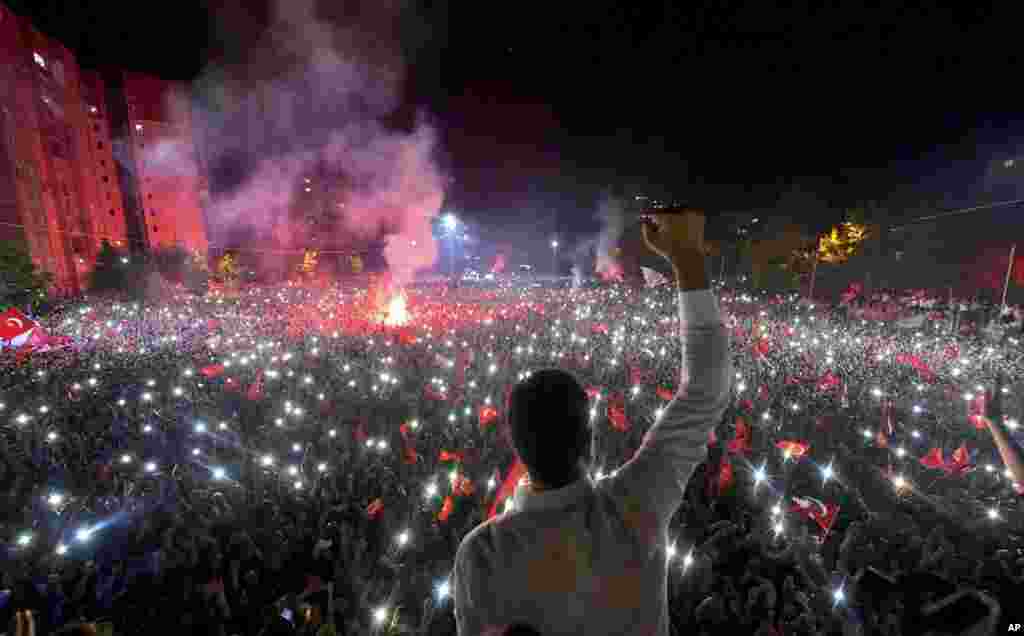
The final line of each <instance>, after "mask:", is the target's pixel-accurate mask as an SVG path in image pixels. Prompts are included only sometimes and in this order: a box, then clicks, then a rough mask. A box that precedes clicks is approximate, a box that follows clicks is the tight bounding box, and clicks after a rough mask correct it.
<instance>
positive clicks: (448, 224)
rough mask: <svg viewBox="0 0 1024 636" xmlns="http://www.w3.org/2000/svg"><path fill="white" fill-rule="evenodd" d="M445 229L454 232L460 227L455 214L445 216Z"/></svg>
mask: <svg viewBox="0 0 1024 636" xmlns="http://www.w3.org/2000/svg"><path fill="white" fill-rule="evenodd" d="M443 222H444V227H445V228H446V229H448V230H454V229H455V228H456V227H457V226H458V225H459V220H458V219H457V218H455V215H454V214H445V215H444V219H443Z"/></svg>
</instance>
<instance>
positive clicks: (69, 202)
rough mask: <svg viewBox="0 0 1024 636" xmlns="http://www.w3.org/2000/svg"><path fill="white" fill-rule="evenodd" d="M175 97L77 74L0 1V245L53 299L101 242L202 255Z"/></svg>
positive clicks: (202, 234) (162, 85) (151, 83)
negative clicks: (26, 261)
mask: <svg viewBox="0 0 1024 636" xmlns="http://www.w3.org/2000/svg"><path fill="white" fill-rule="evenodd" d="M112 79H113V81H111V80H112ZM184 94H185V93H184V90H183V89H182V87H180V86H177V85H174V84H172V83H169V82H164V81H162V80H159V79H156V78H150V77H145V76H139V75H133V74H127V73H121V72H108V73H106V74H105V75H101V74H99V73H96V72H90V71H82V70H81V69H80V68H79V67H78V64H77V62H76V61H75V58H74V56H73V55H72V54H71V52H70V51H69V50H68V49H66V48H65V47H64V46H63V45H61V44H60V43H59V42H57V41H55V40H53V39H51V38H49V37H47V36H45V35H43V34H42V33H40V32H39V31H38V30H37V29H36V28H35V27H33V25H32V24H31V23H30V22H29V21H28V20H27V19H25V18H22V17H20V16H18V15H17V14H15V13H13V12H12V11H10V10H9V9H8V8H7V7H6V6H4V5H3V4H0V240H2V241H5V242H13V243H18V244H21V245H24V246H25V247H26V248H27V249H28V251H29V253H30V254H31V256H32V259H33V261H34V262H35V263H36V264H37V265H38V266H39V268H40V269H43V270H45V271H47V272H50V273H51V274H53V276H54V283H55V286H56V288H57V291H59V292H64V293H79V292H81V291H82V290H83V289H84V288H85V286H86V284H87V280H88V275H89V273H90V271H91V268H92V266H93V264H94V263H95V259H96V255H97V253H98V251H99V249H100V246H101V244H102V242H103V241H104V240H107V241H110V242H111V243H112V244H114V245H118V246H129V245H130V246H131V247H132V248H134V249H139V248H153V247H167V246H182V247H185V248H187V249H190V250H202V251H205V250H206V229H205V223H204V221H203V215H202V208H201V201H202V199H201V197H202V191H203V188H204V186H203V182H202V179H201V178H200V176H199V171H198V170H197V169H196V167H195V166H196V164H195V160H194V154H195V153H194V150H193V146H192V136H191V124H190V122H189V116H188V115H189V111H188V108H187V107H185V106H184V105H185V104H187V103H188V102H187V100H186V99H184Z"/></svg>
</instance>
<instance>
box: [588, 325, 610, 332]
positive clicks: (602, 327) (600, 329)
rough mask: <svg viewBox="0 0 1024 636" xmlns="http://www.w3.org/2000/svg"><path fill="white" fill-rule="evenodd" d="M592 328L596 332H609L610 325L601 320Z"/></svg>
mask: <svg viewBox="0 0 1024 636" xmlns="http://www.w3.org/2000/svg"><path fill="white" fill-rule="evenodd" d="M590 330H591V331H592V332H594V333H608V325H606V324H604V323H603V322H601V323H598V324H596V325H594V326H593V327H591V328H590Z"/></svg>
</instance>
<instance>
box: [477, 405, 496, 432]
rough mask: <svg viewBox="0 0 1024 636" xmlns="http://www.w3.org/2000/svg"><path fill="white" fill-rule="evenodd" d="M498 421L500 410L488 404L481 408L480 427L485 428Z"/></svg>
mask: <svg viewBox="0 0 1024 636" xmlns="http://www.w3.org/2000/svg"><path fill="white" fill-rule="evenodd" d="M496 419H498V409H496V408H494V407H493V406H491V405H489V404H487V405H484V406H481V407H480V427H481V428H484V427H486V426H487V425H489V424H490V423H491V422H493V421H494V420H496Z"/></svg>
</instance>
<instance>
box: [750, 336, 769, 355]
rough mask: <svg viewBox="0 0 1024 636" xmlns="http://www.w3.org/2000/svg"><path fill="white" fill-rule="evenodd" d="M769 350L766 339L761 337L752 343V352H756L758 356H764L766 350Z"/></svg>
mask: <svg viewBox="0 0 1024 636" xmlns="http://www.w3.org/2000/svg"><path fill="white" fill-rule="evenodd" d="M771 350H772V347H771V345H770V344H768V341H767V340H765V339H763V338H762V339H760V340H758V341H757V342H756V343H754V353H755V354H757V356H758V357H762V358H763V357H764V356H766V355H768V352H769V351H771Z"/></svg>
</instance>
